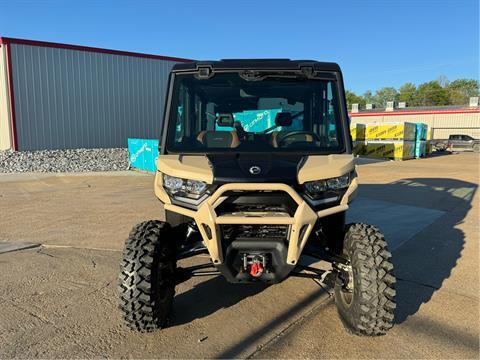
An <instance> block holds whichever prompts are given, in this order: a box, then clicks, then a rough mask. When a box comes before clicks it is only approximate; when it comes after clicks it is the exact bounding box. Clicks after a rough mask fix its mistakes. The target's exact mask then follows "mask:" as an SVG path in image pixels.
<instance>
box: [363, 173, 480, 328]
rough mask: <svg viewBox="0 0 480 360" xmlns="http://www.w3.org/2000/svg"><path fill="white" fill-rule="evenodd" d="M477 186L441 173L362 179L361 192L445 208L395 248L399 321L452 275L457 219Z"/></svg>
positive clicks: (458, 247)
mask: <svg viewBox="0 0 480 360" xmlns="http://www.w3.org/2000/svg"><path fill="white" fill-rule="evenodd" d="M476 189H477V185H476V184H473V183H469V182H464V181H459V180H454V179H444V178H411V179H402V180H399V181H396V182H394V183H391V184H385V185H373V184H366V185H362V187H361V194H362V196H367V197H369V198H375V199H379V200H384V201H391V202H395V203H398V204H403V205H410V206H418V207H426V208H431V209H436V210H441V211H445V214H444V215H443V216H442V217H440V218H439V219H438V220H436V221H435V222H434V223H432V224H431V225H429V226H426V227H425V228H424V229H423V230H421V231H420V233H418V234H417V235H416V236H414V237H413V239H410V241H407V242H406V243H405V244H403V246H401V247H399V248H398V249H397V250H395V251H394V256H393V262H394V265H395V273H396V276H397V278H398V282H397V313H396V322H397V323H402V322H404V321H405V320H406V319H407V317H408V316H410V315H413V314H415V313H416V312H417V311H418V310H419V308H420V306H421V305H422V304H424V303H427V302H428V301H430V299H431V298H432V296H433V294H434V293H435V291H437V290H439V289H440V288H441V286H442V283H443V282H444V281H445V279H447V278H448V277H450V274H451V272H452V269H453V268H454V267H455V266H456V264H457V262H458V260H459V259H460V257H461V252H462V250H463V248H464V244H465V234H464V232H463V231H462V230H461V229H458V228H457V225H458V224H461V223H462V222H463V220H464V218H465V217H466V215H467V213H468V211H469V210H470V209H471V207H472V205H471V202H472V199H473V197H474V194H475V191H476ZM419 221H421V219H419ZM387 240H388V239H387ZM419 287H420V289H419Z"/></svg>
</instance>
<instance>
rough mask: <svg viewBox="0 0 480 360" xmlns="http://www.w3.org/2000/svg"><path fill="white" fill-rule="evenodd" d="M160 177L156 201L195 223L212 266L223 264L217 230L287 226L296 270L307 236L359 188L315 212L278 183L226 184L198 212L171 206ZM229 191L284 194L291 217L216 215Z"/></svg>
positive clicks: (353, 186) (341, 208) (291, 262)
mask: <svg viewBox="0 0 480 360" xmlns="http://www.w3.org/2000/svg"><path fill="white" fill-rule="evenodd" d="M161 181H162V176H157V180H156V182H157V183H156V186H155V192H156V195H157V197H158V198H159V199H160V200H162V201H163V203H164V204H165V205H164V207H165V210H168V211H172V212H174V213H178V214H181V215H184V216H188V217H190V218H192V219H194V220H195V222H196V224H197V226H198V229H199V231H200V233H201V235H202V238H203V241H204V243H205V246H206V248H207V250H208V252H209V254H210V257H211V259H212V261H213V263H214V264H215V265H222V264H223V263H224V260H225V259H224V256H225V254H224V253H223V250H222V238H221V234H220V226H222V225H288V226H289V229H290V230H289V236H288V238H289V240H288V249H287V258H286V264H287V265H289V266H295V265H296V264H297V262H298V260H299V258H300V255H301V253H302V250H303V248H304V246H305V244H306V242H307V239H308V237H309V236H310V233H311V231H312V229H313V227H314V225H315V223H316V222H317V220H318V219H319V218H322V217H325V216H329V215H332V214H335V213H339V212H343V211H346V210H347V209H348V204H349V203H350V202H351V201H352V200H353V198H354V197H355V195H356V191H357V188H358V183H357V179H356V178H354V179H353V180H352V182H351V184H350V186H349V187H348V189H347V191H346V192H345V194H344V196H343V197H342V199H341V200H340V203H339V204H338V205H335V206H333V207H330V208H327V209H324V210H320V211H317V212H316V211H314V210H313V209H312V208H311V207H310V205H309V204H308V203H307V202H306V201H305V200H304V199H303V198H302V197H301V196H300V195H299V194H298V193H297V192H296V191H295V190H294V189H293V188H292V187H290V186H288V185H286V184H277V183H260V184H259V183H232V184H225V185H222V186H220V187H219V188H217V189H216V191H215V192H214V193H213V194H212V196H211V197H209V198H208V199H206V200H205V201H204V202H203V203H202V204H201V205H200V206H199V207H198V210H191V209H187V208H184V207H181V206H178V205H174V204H172V203H171V201H170V198H169V197H168V195H167V194H166V193H165V191H164V190H163V186H162V184H161ZM230 191H282V192H285V193H287V194H288V195H289V196H290V197H291V198H292V199H293V201H295V203H296V204H297V208H296V210H295V213H294V214H293V216H289V215H282V216H280V215H278V214H275V213H262V214H259V213H247V212H246V213H242V214H238V213H237V214H223V215H218V214H217V213H216V211H215V209H216V208H217V207H218V206H219V205H220V204H221V203H222V202H223V201H224V200H225V198H226V193H227V192H230Z"/></svg>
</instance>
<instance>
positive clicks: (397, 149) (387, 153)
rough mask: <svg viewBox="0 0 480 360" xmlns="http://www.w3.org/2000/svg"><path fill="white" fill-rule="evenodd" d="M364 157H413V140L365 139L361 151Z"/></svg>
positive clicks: (405, 158) (403, 158)
mask: <svg viewBox="0 0 480 360" xmlns="http://www.w3.org/2000/svg"><path fill="white" fill-rule="evenodd" d="M361 155H364V156H366V157H372V158H387V159H394V160H407V159H413V158H414V157H415V142H414V141H367V143H366V145H365V147H364V150H363V153H362V154H361Z"/></svg>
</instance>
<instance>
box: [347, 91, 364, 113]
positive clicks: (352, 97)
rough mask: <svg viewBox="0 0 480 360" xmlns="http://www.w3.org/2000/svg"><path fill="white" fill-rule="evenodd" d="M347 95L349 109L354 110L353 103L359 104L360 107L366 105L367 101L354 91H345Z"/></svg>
mask: <svg viewBox="0 0 480 360" xmlns="http://www.w3.org/2000/svg"><path fill="white" fill-rule="evenodd" d="M345 97H346V98H347V108H348V111H350V110H352V104H359V107H364V105H365V101H364V100H363V98H362V97H361V96H358V95H357V94H355V93H354V92H353V91H349V90H347V91H345Z"/></svg>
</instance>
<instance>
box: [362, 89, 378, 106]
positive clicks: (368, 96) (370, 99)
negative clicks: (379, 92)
mask: <svg viewBox="0 0 480 360" xmlns="http://www.w3.org/2000/svg"><path fill="white" fill-rule="evenodd" d="M363 100H364V101H365V104H375V96H374V95H373V94H372V91H371V90H367V91H365V92H364V93H363Z"/></svg>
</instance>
